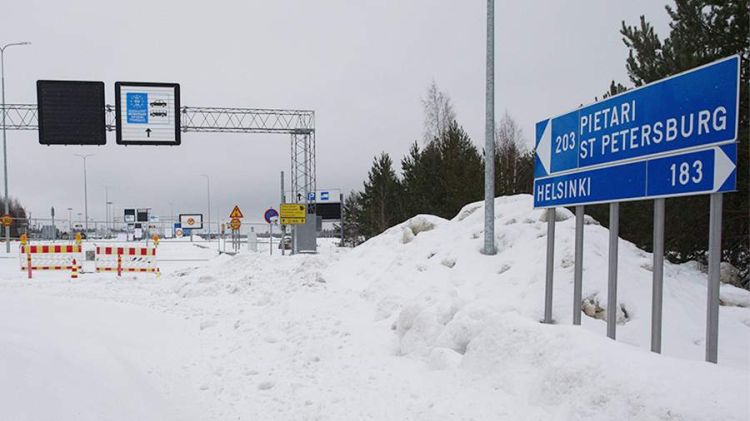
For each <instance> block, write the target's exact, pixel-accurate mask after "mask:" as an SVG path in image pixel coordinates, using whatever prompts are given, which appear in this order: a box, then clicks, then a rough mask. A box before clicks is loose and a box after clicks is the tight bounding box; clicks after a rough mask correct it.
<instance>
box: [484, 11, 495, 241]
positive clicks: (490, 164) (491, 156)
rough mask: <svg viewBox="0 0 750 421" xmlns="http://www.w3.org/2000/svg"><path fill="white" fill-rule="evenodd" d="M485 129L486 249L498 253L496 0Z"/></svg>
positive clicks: (489, 26)
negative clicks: (496, 206) (496, 242)
mask: <svg viewBox="0 0 750 421" xmlns="http://www.w3.org/2000/svg"><path fill="white" fill-rule="evenodd" d="M485 88H486V92H485V100H486V104H485V112H486V114H485V116H484V118H485V129H484V143H485V145H484V249H483V250H482V252H483V253H484V254H486V255H494V254H495V252H496V250H495V0H487V84H486V87H485Z"/></svg>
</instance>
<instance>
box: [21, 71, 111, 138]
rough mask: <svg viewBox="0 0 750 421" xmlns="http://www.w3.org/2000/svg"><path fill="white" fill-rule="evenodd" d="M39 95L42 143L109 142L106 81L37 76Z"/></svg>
mask: <svg viewBox="0 0 750 421" xmlns="http://www.w3.org/2000/svg"><path fill="white" fill-rule="evenodd" d="M36 96H37V113H38V116H37V117H38V121H39V143H41V144H42V145H104V144H106V143H107V127H106V119H107V118H106V115H105V109H104V107H105V104H104V82H80V81H72V80H38V81H37V82H36Z"/></svg>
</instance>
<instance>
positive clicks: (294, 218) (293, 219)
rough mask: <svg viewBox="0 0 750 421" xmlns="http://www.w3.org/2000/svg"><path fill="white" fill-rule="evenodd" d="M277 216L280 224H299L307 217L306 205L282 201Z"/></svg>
mask: <svg viewBox="0 0 750 421" xmlns="http://www.w3.org/2000/svg"><path fill="white" fill-rule="evenodd" d="M279 210H280V212H279V218H280V219H281V225H301V224H304V223H305V218H306V217H307V206H305V205H300V204H299V203H282V204H281V207H280V209H279Z"/></svg>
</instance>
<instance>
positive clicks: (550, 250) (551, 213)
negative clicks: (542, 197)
mask: <svg viewBox="0 0 750 421" xmlns="http://www.w3.org/2000/svg"><path fill="white" fill-rule="evenodd" d="M555 214H556V212H555V208H549V209H547V276H546V283H545V286H544V323H552V275H553V274H554V270H555V219H556V218H555V216H556V215H555Z"/></svg>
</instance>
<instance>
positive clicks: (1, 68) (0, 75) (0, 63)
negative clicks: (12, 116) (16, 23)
mask: <svg viewBox="0 0 750 421" xmlns="http://www.w3.org/2000/svg"><path fill="white" fill-rule="evenodd" d="M29 44H31V43H30V42H12V43H9V44H5V45H3V46H0V85H2V88H0V90H2V99H3V174H4V179H5V215H9V214H10V201H9V200H8V146H7V143H6V134H5V117H6V116H5V114H6V113H7V111H6V110H5V49H6V48H8V47H13V46H18V45H29ZM5 252H6V253H10V227H9V226H6V227H5Z"/></svg>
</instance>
